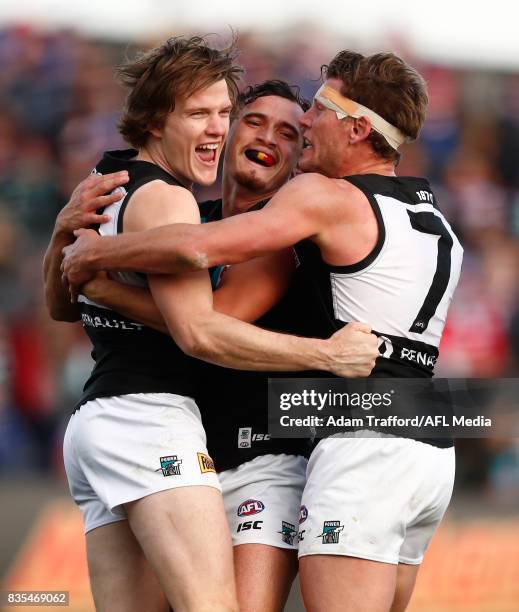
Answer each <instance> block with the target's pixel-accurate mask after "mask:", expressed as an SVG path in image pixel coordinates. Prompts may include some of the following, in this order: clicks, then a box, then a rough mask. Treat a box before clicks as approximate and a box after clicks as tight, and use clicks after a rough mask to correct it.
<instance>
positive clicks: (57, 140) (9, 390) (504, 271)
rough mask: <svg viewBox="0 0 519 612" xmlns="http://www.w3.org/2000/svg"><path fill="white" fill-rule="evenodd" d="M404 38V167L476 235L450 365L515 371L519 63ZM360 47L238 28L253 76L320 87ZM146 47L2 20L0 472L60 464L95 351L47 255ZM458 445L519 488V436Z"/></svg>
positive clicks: (472, 484)
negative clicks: (422, 81)
mask: <svg viewBox="0 0 519 612" xmlns="http://www.w3.org/2000/svg"><path fill="white" fill-rule="evenodd" d="M154 42H155V41H150V44H151V45H152V44H154ZM398 45H399V47H398V46H396V47H395V50H396V51H397V52H398V53H400V54H401V55H403V57H404V58H405V59H406V60H407V61H408V62H409V63H411V64H413V65H415V66H416V67H417V68H418V69H419V70H420V71H421V72H422V74H423V75H424V76H425V78H426V80H427V82H428V87H429V97H430V106H429V114H428V119H427V122H426V124H425V127H424V129H423V131H422V134H421V137H420V139H419V141H418V142H417V143H415V144H413V145H409V146H408V147H407V148H406V149H404V155H403V159H402V161H401V163H400V166H399V168H398V173H399V174H401V175H418V176H426V177H428V178H429V179H430V180H431V182H432V184H433V189H434V190H435V192H436V194H437V197H438V199H439V203H440V207H441V208H442V209H443V211H444V213H445V214H446V216H447V217H448V219H449V220H450V221H451V223H452V224H453V226H454V227H455V229H456V231H457V232H458V234H459V236H460V237H461V240H462V243H463V245H464V247H465V260H464V267H463V273H462V278H461V281H460V285H459V287H458V290H457V292H456V294H455V299H454V302H453V304H452V306H451V310H450V318H449V321H448V325H447V328H446V332H445V336H444V340H443V343H442V348H441V356H440V360H439V363H438V367H437V373H438V375H439V376H444V377H471V378H489V377H490V378H497V377H518V376H519V73H510V72H509V73H498V72H495V71H494V72H490V71H488V70H478V69H475V68H471V69H467V68H463V69H462V68H455V67H446V66H438V65H430V64H427V63H424V62H423V61H421V60H420V59H419V58H415V57H413V55H412V53H410V52H409V51H408V50H406V49H405V48H402V44H401V43H398ZM349 46H351V47H352V48H358V47H359V45H358V44H357V42H353V41H347V40H346V41H344V40H340V39H337V38H333V37H332V36H331V35H328V34H327V33H316V32H313V31H311V30H307V31H305V30H301V29H300V30H298V31H297V32H286V33H284V34H283V35H281V34H280V33H277V34H272V35H271V36H266V35H264V34H261V35H260V34H258V33H252V32H251V33H247V32H244V33H241V34H240V38H239V47H240V49H241V51H242V55H241V58H240V59H241V63H242V64H243V65H244V67H245V68H246V77H245V83H246V84H252V83H257V82H260V81H262V80H264V79H266V78H273V77H276V78H283V79H286V80H287V81H288V82H290V83H292V84H297V85H299V86H300V87H301V90H302V92H303V94H304V95H305V96H306V97H308V98H311V97H312V96H313V94H314V92H315V90H316V89H317V87H318V83H319V77H320V67H321V65H322V64H324V63H326V61H327V60H329V59H330V58H331V57H332V56H333V54H334V53H335V52H336V51H337V50H339V49H341V48H347V47H349ZM135 47H136V45H135V44H133V43H125V44H123V43H115V42H113V41H111V42H110V41H101V40H92V39H88V38H85V37H84V36H81V35H79V34H77V33H75V32H73V31H59V32H51V33H49V32H45V33H43V32H40V31H37V30H34V29H32V28H31V27H28V26H18V27H11V28H6V29H3V30H0V62H1V65H2V71H1V72H0V288H1V291H0V474H1V473H6V472H8V473H13V472H18V471H24V470H30V471H31V472H34V471H37V472H38V471H49V470H51V471H52V470H54V471H57V472H59V471H60V470H61V439H62V432H63V428H64V425H65V423H66V419H67V417H68V414H69V413H70V410H71V406H72V405H73V403H74V400H75V399H76V398H77V397H78V395H79V391H80V389H81V385H82V383H83V381H84V380H85V378H86V376H87V374H88V372H89V370H90V367H91V363H92V362H91V360H90V355H89V344H88V342H87V340H86V336H85V335H84V334H83V332H82V329H81V327H80V325H79V324H73V325H72V324H66V323H57V322H54V321H51V320H50V318H49V317H48V315H47V313H46V311H45V306H44V303H43V291H42V280H41V277H42V275H41V268H42V258H43V253H44V251H45V247H46V245H47V243H48V240H49V238H50V235H51V232H52V228H53V225H54V220H55V217H56V214H57V212H58V211H59V210H60V208H61V207H62V206H63V205H64V204H65V203H66V201H67V199H68V196H69V195H70V193H71V191H72V189H73V188H74V187H75V185H76V184H77V183H78V182H79V181H80V180H82V179H83V178H84V177H85V176H86V175H87V174H88V173H89V172H90V171H91V169H92V168H93V166H94V165H95V163H96V161H97V158H98V157H99V154H100V152H102V151H103V150H106V149H115V148H122V147H124V143H123V142H122V140H121V138H120V137H119V135H118V134H117V131H116V127H115V126H116V123H117V118H118V115H119V113H120V109H121V106H122V102H123V95H124V93H123V91H122V90H121V88H120V87H119V86H118V85H117V84H116V83H115V81H114V78H113V67H114V66H115V65H116V64H117V63H119V62H120V61H121V60H122V59H123V58H124V57H125V55H126V54H128V53H130V54H131V53H132V52H133V50H134V48H135ZM386 48H387V47H386ZM360 50H361V51H362V50H367V51H368V52H371V51H375V50H377V49H376V48H374V47H371V48H370V47H368V48H367V49H360ZM218 189H219V187H218V186H215V187H213V188H211V189H209V190H207V189H206V190H205V191H204V192H200V193H199V194H198V195H199V197H200V198H206V197H216V196H217V195H218ZM459 450H460V454H459V456H460V457H461V461H460V462H459V464H458V465H459V468H458V483H459V486H461V487H467V488H473V489H477V490H479V491H484V492H485V493H487V494H488V495H489V496H498V497H499V496H504V497H506V496H509V495H510V494H511V492H513V491H515V493H516V494H517V492H519V445H518V444H517V443H516V442H515V441H513V440H499V441H496V440H492V441H485V440H480V441H462V443H460V445H459Z"/></svg>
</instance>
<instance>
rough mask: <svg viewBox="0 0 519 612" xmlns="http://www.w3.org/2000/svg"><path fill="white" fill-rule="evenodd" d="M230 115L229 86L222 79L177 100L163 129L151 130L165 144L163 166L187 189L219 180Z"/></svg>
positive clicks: (162, 148)
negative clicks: (194, 184)
mask: <svg viewBox="0 0 519 612" xmlns="http://www.w3.org/2000/svg"><path fill="white" fill-rule="evenodd" d="M230 112H231V100H230V98H229V91H228V88H227V83H226V82H225V81H224V80H221V81H217V82H216V83H213V85H210V86H209V87H206V88H205V89H201V90H199V91H197V92H195V93H194V94H193V95H191V96H189V97H188V98H181V99H179V100H176V101H175V109H174V110H173V111H172V112H171V113H169V114H168V116H167V117H166V120H165V122H164V125H163V127H162V128H160V129H153V130H152V131H151V133H152V134H153V136H155V137H156V138H158V139H159V140H160V142H161V157H162V161H163V164H165V165H166V167H167V168H168V169H169V170H170V171H171V172H172V174H173V175H174V176H175V177H176V178H177V179H178V180H179V181H181V182H182V183H183V184H185V185H186V186H187V185H190V184H191V183H198V184H199V185H211V184H212V183H214V181H215V180H216V173H217V170H218V161H219V159H220V155H221V153H222V149H223V145H224V143H225V138H226V136H227V133H228V131H229V115H230Z"/></svg>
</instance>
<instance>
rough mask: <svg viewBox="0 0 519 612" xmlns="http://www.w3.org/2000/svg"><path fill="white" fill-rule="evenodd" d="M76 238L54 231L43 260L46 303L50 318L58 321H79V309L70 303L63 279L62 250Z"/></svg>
mask: <svg viewBox="0 0 519 612" xmlns="http://www.w3.org/2000/svg"><path fill="white" fill-rule="evenodd" d="M73 241H74V236H73V235H71V234H68V233H66V232H59V231H57V230H54V233H53V234H52V238H51V241H50V243H49V246H48V247H47V251H46V253H45V257H44V259H43V279H44V287H45V301H46V304H47V309H48V311H49V313H50V316H51V317H52V318H53V319H55V320H57V321H69V322H73V321H78V320H79V318H80V315H79V309H78V307H77V305H76V304H72V303H71V301H70V294H69V291H68V287H67V285H66V284H65V283H64V282H63V281H62V278H61V270H60V266H61V260H62V255H61V250H62V249H63V247H65V246H67V245H69V244H71V243H72V242H73Z"/></svg>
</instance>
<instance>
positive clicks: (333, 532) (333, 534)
mask: <svg viewBox="0 0 519 612" xmlns="http://www.w3.org/2000/svg"><path fill="white" fill-rule="evenodd" d="M343 529H344V525H341V522H340V521H324V525H323V532H322V533H320V534H319V535H318V536H317V537H318V538H322V539H323V544H338V542H339V536H340V535H341V531H343Z"/></svg>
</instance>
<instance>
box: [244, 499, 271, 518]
mask: <svg viewBox="0 0 519 612" xmlns="http://www.w3.org/2000/svg"><path fill="white" fill-rule="evenodd" d="M263 510H265V504H264V503H263V502H262V501H260V500H259V499H247V500H246V501H244V502H243V503H241V504H240V505H239V507H238V513H237V514H238V516H252V515H253V514H259V513H260V512H263Z"/></svg>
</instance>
